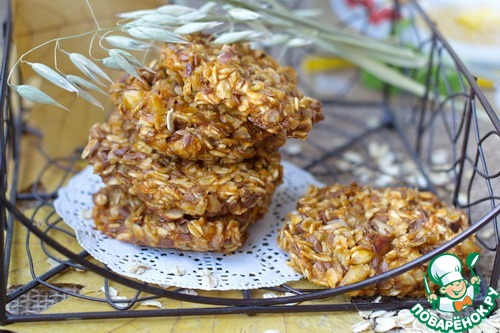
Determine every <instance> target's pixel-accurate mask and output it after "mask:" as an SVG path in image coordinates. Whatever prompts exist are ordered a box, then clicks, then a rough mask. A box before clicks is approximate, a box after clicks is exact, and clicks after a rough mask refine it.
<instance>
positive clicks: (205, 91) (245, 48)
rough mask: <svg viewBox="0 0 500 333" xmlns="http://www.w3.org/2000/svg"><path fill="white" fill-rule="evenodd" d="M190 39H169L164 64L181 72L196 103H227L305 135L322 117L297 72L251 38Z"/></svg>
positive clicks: (274, 128) (280, 129)
mask: <svg viewBox="0 0 500 333" xmlns="http://www.w3.org/2000/svg"><path fill="white" fill-rule="evenodd" d="M191 42H192V43H190V44H168V45H166V46H165V47H163V48H162V50H161V58H160V63H161V64H162V66H164V67H165V68H166V69H167V71H166V73H167V74H169V73H173V75H176V77H177V78H178V77H180V78H181V80H182V82H183V85H182V93H183V95H184V96H192V98H193V99H194V101H195V102H196V104H197V105H214V106H221V105H223V106H225V107H227V108H228V109H229V110H237V112H238V113H239V114H241V115H243V116H244V117H246V118H247V119H248V120H250V121H251V122H253V123H254V124H255V125H257V126H259V127H260V128H262V129H265V130H266V131H268V132H270V133H273V134H278V135H281V136H287V137H292V138H300V139H305V138H306V136H307V134H308V133H309V131H310V130H311V127H312V125H313V124H314V123H316V122H318V121H320V120H322V119H323V114H322V113H321V103H320V102H319V101H317V100H315V99H313V98H310V97H306V96H304V95H303V94H302V93H301V92H300V91H299V89H298V88H297V74H296V72H295V70H294V69H292V68H290V67H282V66H279V64H278V63H277V62H276V61H275V60H274V59H273V58H271V57H270V56H268V55H266V54H265V53H264V52H263V51H262V50H252V49H251V48H250V45H249V44H248V43H234V44H230V45H219V44H208V43H207V38H206V37H205V36H200V35H198V36H193V37H191Z"/></svg>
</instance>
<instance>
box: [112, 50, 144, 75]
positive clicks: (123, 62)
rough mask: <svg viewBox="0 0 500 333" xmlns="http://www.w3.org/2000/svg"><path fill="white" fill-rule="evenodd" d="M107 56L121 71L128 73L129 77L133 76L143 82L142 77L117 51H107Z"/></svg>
mask: <svg viewBox="0 0 500 333" xmlns="http://www.w3.org/2000/svg"><path fill="white" fill-rule="evenodd" d="M108 54H109V56H110V57H111V59H113V61H114V62H115V63H116V64H117V65H118V66H120V68H121V69H123V70H124V71H125V72H127V73H129V74H130V75H132V76H134V77H135V78H137V79H138V80H140V81H144V80H143V79H142V77H141V76H140V75H139V74H138V73H137V70H136V69H135V68H134V66H132V64H130V63H129V62H128V60H127V59H126V58H125V57H124V56H123V55H121V53H120V52H119V51H118V50H115V49H112V50H109V51H108Z"/></svg>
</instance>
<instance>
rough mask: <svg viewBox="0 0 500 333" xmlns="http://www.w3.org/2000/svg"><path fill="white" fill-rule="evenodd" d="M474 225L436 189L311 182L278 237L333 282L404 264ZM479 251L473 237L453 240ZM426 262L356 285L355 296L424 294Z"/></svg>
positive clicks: (320, 278) (458, 250)
mask: <svg viewBox="0 0 500 333" xmlns="http://www.w3.org/2000/svg"><path fill="white" fill-rule="evenodd" d="M467 227H468V221H467V216H466V215H465V213H464V212H462V211H460V210H458V209H456V208H454V207H450V206H446V205H445V204H444V203H442V202H441V201H440V200H439V199H438V198H437V197H436V196H435V195H434V194H432V193H430V192H418V191H416V190H412V189H408V188H386V189H374V188H370V187H367V186H363V187H360V186H357V185H356V184H352V185H350V186H345V185H332V186H328V187H324V188H321V189H320V188H317V187H314V186H312V187H310V188H309V189H308V191H307V193H306V194H305V196H304V197H303V198H301V199H300V201H299V203H298V205H297V211H296V212H292V213H290V214H289V215H288V216H287V217H286V219H285V225H284V226H283V229H282V230H281V232H280V235H279V237H278V243H279V245H280V246H281V247H282V248H283V249H284V250H285V251H287V252H288V253H289V255H290V265H291V266H292V267H293V268H294V269H295V270H296V271H297V272H300V273H302V274H304V276H305V277H306V278H307V279H309V280H310V281H311V282H313V283H315V284H317V285H321V286H326V287H330V288H334V287H337V286H343V285H348V284H352V283H355V282H360V281H363V280H365V279H367V278H369V277H372V276H375V275H378V274H381V273H383V272H386V271H388V270H390V269H394V268H396V267H399V266H401V265H403V264H405V263H407V262H410V261H412V260H414V259H416V258H418V257H420V256H421V255H423V254H425V253H427V252H429V251H431V250H433V249H434V248H436V247H438V246H439V245H441V244H443V243H445V242H447V241H449V240H450V239H452V238H453V237H455V236H456V235H457V234H458V233H460V232H461V231H463V230H464V229H466V228H467ZM476 251H479V247H478V246H477V245H476V244H475V243H474V239H473V238H469V239H467V240H466V241H464V242H463V243H461V244H459V245H457V246H456V247H454V248H453V249H452V250H451V252H452V253H454V254H456V255H457V256H458V257H460V258H465V257H466V255H467V254H468V253H471V252H476ZM424 272H425V266H422V267H419V268H415V269H413V270H410V271H408V272H406V273H404V274H402V275H400V276H397V277H395V278H391V279H389V280H385V281H382V282H380V283H379V284H376V285H374V286H370V287H368V288H365V289H362V290H358V291H355V292H352V293H351V295H353V296H359V295H364V296H372V295H375V294H378V295H384V296H399V297H402V296H406V295H413V296H416V295H423V292H424V288H423V287H422V286H423V277H424Z"/></svg>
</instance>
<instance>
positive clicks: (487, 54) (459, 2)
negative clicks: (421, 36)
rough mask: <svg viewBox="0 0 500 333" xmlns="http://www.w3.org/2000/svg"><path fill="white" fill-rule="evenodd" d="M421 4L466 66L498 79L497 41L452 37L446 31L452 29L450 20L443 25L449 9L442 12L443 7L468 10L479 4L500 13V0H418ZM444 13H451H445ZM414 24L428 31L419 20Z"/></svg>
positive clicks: (499, 54) (499, 77)
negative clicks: (471, 40)
mask: <svg viewBox="0 0 500 333" xmlns="http://www.w3.org/2000/svg"><path fill="white" fill-rule="evenodd" d="M420 5H421V6H422V8H423V9H424V11H425V12H426V13H427V14H428V15H429V16H430V17H431V19H433V20H434V21H435V22H436V25H437V27H438V29H439V30H440V31H441V32H442V33H443V35H444V36H445V38H446V40H447V41H448V42H449V43H450V45H451V47H452V48H453V49H454V50H455V52H456V53H457V55H458V56H459V57H460V58H461V59H462V61H464V63H465V64H466V65H467V66H468V68H469V70H471V72H472V74H474V75H480V76H483V77H487V78H490V79H493V80H495V81H499V80H500V43H498V44H491V43H487V42H484V43H482V42H481V40H480V39H478V40H477V41H475V42H468V41H464V40H461V39H462V38H460V37H458V38H457V37H456V36H455V37H454V36H453V34H452V33H447V32H448V31H449V29H453V27H452V25H451V24H450V25H449V26H445V24H446V23H448V21H447V19H448V18H450V17H452V14H451V13H452V12H448V11H445V13H443V12H441V10H442V8H449V10H450V11H453V12H455V13H465V12H469V13H470V12H473V11H476V10H478V9H479V8H488V10H490V11H491V13H493V14H495V15H497V14H498V15H500V1H498V0H421V1H420ZM446 13H450V15H449V16H447V15H446ZM440 18H441V19H440ZM450 21H451V20H450ZM440 22H441V23H440ZM445 22H446V23H445ZM417 24H419V27H420V28H421V30H422V32H423V33H427V34H428V33H429V30H428V29H427V28H424V24H423V23H421V22H420V23H417ZM457 24H458V23H457ZM499 34H500V27H499ZM499 39H500V38H499Z"/></svg>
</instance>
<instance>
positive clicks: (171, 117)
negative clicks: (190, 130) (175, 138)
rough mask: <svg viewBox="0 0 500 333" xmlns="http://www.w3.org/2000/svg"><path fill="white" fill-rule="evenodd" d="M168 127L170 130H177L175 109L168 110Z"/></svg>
mask: <svg viewBox="0 0 500 333" xmlns="http://www.w3.org/2000/svg"><path fill="white" fill-rule="evenodd" d="M167 129H168V130H169V131H170V132H175V127H174V110H173V109H170V110H168V112H167Z"/></svg>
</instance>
